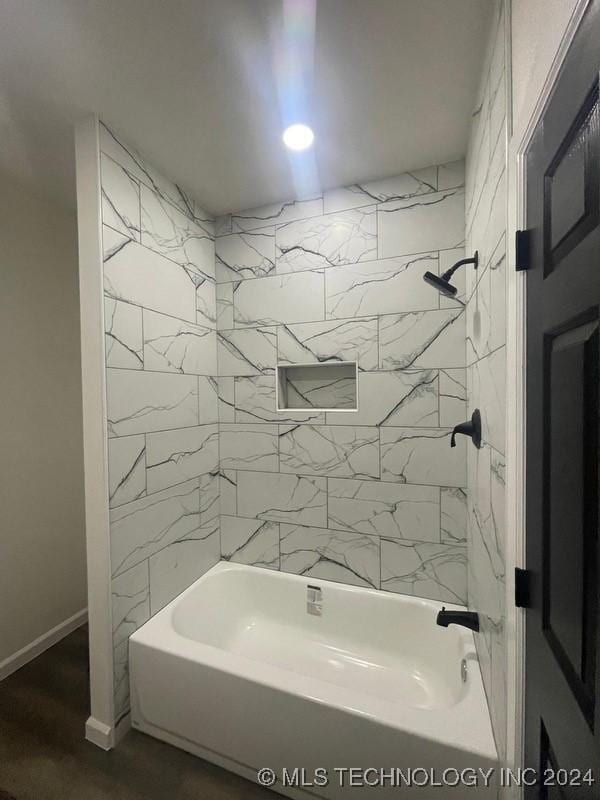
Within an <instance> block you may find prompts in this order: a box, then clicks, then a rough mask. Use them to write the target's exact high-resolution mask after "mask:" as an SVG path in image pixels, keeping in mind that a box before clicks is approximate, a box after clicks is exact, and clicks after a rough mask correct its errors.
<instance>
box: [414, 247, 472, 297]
mask: <svg viewBox="0 0 600 800" xmlns="http://www.w3.org/2000/svg"><path fill="white" fill-rule="evenodd" d="M465 264H473V266H474V267H475V269H477V267H478V265H479V253H478V252H477V250H475V255H474V256H473V257H472V258H461V260H460V261H457V262H456V264H453V265H452V266H451V267H450V269H447V270H446V272H444V273H442V275H435V274H434V273H433V272H426V273H425V275H423V280H424V281H425V283H428V284H429V285H430V286H433V287H434V289H437V290H438V292H440V293H441V294H443V295H445V296H446V297H454V298H455V299H456V300H458V297H456V294H457V292H458V289H457V288H456V286H452V284H451V283H450V278H451V277H452V276H453V275H454V273H455V272H456V270H457V269H458V268H459V267H462V266H464V265H465ZM458 302H459V303H462V300H459V301H458ZM463 305H464V303H463Z"/></svg>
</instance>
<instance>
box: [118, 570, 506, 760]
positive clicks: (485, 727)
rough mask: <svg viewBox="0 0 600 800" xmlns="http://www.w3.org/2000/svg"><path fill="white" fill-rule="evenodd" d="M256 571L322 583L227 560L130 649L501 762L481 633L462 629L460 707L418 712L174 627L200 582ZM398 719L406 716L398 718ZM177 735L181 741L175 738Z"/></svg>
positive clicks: (139, 634) (393, 598)
mask: <svg viewBox="0 0 600 800" xmlns="http://www.w3.org/2000/svg"><path fill="white" fill-rule="evenodd" d="M249 571H250V572H254V573H260V574H261V575H262V576H264V575H265V573H266V574H267V576H268V577H269V578H271V579H274V580H284V581H293V582H296V583H300V584H303V585H306V582H307V581H311V580H312V581H314V580H315V579H314V578H307V577H306V576H303V575H295V574H292V573H284V572H280V571H277V570H269V569H266V568H263V567H254V566H250V565H245V564H237V563H231V562H228V561H220V562H219V563H217V564H215V565H214V566H213V567H211V569H210V570H208V571H207V572H205V573H204V575H202V576H201V577H200V578H198V579H197V580H196V581H194V583H193V584H191V586H189V587H188V588H187V589H185V590H184V591H183V592H182V593H181V594H179V595H178V596H177V597H175V598H174V599H173V600H172V601H171V602H170V603H168V604H167V605H166V606H165V607H164V608H163V609H161V610H160V611H159V612H157V613H156V614H155V615H154V616H153V617H151V618H150V619H149V620H148V621H147V622H146V623H144V625H142V626H141V627H140V628H138V630H137V631H135V632H134V633H133V634H132V635H131V637H130V646H131V644H133V645H134V647H135V646H138V645H141V646H142V647H146V648H151V649H154V650H157V651H161V652H164V653H167V654H168V655H170V656H173V657H177V658H181V659H184V660H185V661H188V662H190V663H192V664H194V663H195V664H199V665H201V666H203V667H205V668H208V669H212V670H216V671H219V672H223V673H224V674H226V675H229V676H232V677H235V678H241V679H244V680H247V681H249V682H251V683H256V684H259V685H261V686H264V687H267V688H271V689H273V690H274V691H278V692H283V693H284V694H289V695H293V696H295V697H300V698H303V699H305V700H307V701H310V702H312V703H318V704H323V705H326V706H332V707H333V708H335V709H337V710H339V711H341V712H344V713H348V714H352V715H353V716H357V717H361V718H363V719H367V720H370V721H373V722H376V723H378V724H380V725H383V726H387V727H389V728H391V729H392V730H397V731H402V732H403V733H415V734H416V735H418V736H422V737H425V738H427V739H431V740H432V741H435V742H437V743H439V744H444V745H451V746H457V743H460V746H461V747H463V748H464V749H465V750H466V751H468V752H471V753H473V754H474V755H477V756H479V757H482V758H485V759H489V760H492V761H495V762H498V754H497V749H496V744H495V740H494V736H493V732H492V727H491V719H490V714H489V708H488V704H487V698H486V695H485V690H484V686H483V679H482V676H481V668H480V665H479V659H478V656H477V652H476V648H475V641H474V636H473V633H472V632H471V631H469V630H467V629H460V630H459V631H457V632H458V633H459V636H460V639H461V643H462V644H463V646H464V647H465V650H466V654H465V657H466V659H467V661H468V669H469V680H468V687H467V691H466V692H465V694H464V696H463V697H462V698H461V699H460V700H459V701H458V702H457V703H456V704H454V705H452V706H448V707H441V708H435V709H422V708H415V707H411V706H408V705H406V704H404V703H402V702H400V701H395V700H391V699H390V700H386V701H384V700H381V699H380V698H378V697H376V696H374V695H368V694H367V693H364V692H360V691H359V690H356V691H354V690H352V689H350V688H347V687H343V686H339V685H337V684H334V683H330V682H327V681H325V680H319V679H318V678H314V677H312V676H307V675H304V674H302V673H300V672H293V671H291V670H288V669H286V668H284V667H280V666H276V665H274V664H271V663H269V662H268V661H258V660H255V659H251V658H248V657H245V656H242V655H239V654H237V653H232V652H231V651H228V650H224V649H221V648H219V647H216V646H214V645H209V644H206V643H204V642H199V641H196V640H194V639H190V638H188V637H186V636H183V635H182V634H180V633H178V632H177V631H176V630H175V628H174V627H173V624H172V615H173V612H174V611H175V609H176V608H177V606H178V604H179V603H180V602H182V601H183V600H184V599H185V598H186V597H187V596H188V595H189V594H192V593H193V591H194V590H195V589H196V588H197V587H198V586H199V584H201V583H202V582H203V581H206V580H208V579H209V578H211V577H214V576H216V575H219V574H221V573H235V572H238V573H242V574H243V573H245V572H249ZM318 582H319V585H321V584H322V585H323V586H326V587H327V588H328V590H335V589H337V590H340V589H341V590H342V591H351V592H353V593H364V592H366V593H368V594H369V595H372V596H374V597H375V598H377V599H384V600H386V601H388V602H401V603H406V604H408V605H413V606H414V605H417V606H426V607H427V608H430V609H431V610H432V611H434V610H437V609H438V607H439V605H440V604H441V601H439V600H431V599H427V598H421V597H414V596H412V595H403V594H396V593H389V592H381V591H380V590H377V589H372V588H368V587H362V586H352V585H349V584H342V583H339V582H335V581H327V580H321V579H319V581H318ZM444 605H445V606H446V608H449V609H457V610H460V609H464V606H460V605H456V604H453V603H444ZM130 680H131V682H132V687H131V692H132V695H133V693H134V690H135V680H134V671H133V670H131V671H130ZM357 698H358V701H357ZM394 712H395V713H394ZM399 716H400V717H401V719H399ZM465 719H466V720H470V723H469V724H468V725H467V726H466V727H463V728H461V730H460V731H457V727H456V726H457V722H461V721H464V720H465ZM143 725H144V726H148V725H151V726H152V727H154V728H155V729H156V730H162V729H159V728H157V727H156V726H153V725H152V723H150V722H148V721H147V720H146V719H144V723H143ZM142 729H144V728H142ZM171 735H174V736H175V738H178V737H177V736H176V734H171Z"/></svg>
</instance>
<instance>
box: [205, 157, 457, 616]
mask: <svg viewBox="0 0 600 800" xmlns="http://www.w3.org/2000/svg"><path fill="white" fill-rule="evenodd" d="M463 172H464V170H463V165H462V163H453V164H449V165H444V166H440V167H428V168H425V169H420V170H417V171H415V172H411V173H406V174H403V175H399V176H397V177H395V178H389V179H386V180H381V181H373V182H369V183H365V184H362V185H360V186H359V185H354V186H349V187H346V188H343V189H336V190H334V191H329V192H325V194H324V195H323V196H321V197H316V198H313V199H309V200H306V201H301V202H289V203H282V204H276V205H273V206H268V207H263V208H257V209H252V210H249V211H246V212H242V213H239V214H234V215H231V216H228V217H224V218H221V219H219V220H218V221H217V239H216V278H217V311H218V315H217V319H218V354H217V355H218V364H219V401H220V406H219V423H220V469H221V554H222V557H223V558H224V559H228V560H230V561H234V562H240V563H245V564H254V565H259V566H262V567H269V568H273V569H281V570H283V571H286V572H292V573H297V574H302V575H305V576H307V577H310V578H312V579H329V580H337V581H343V582H345V583H350V584H356V585H360V586H368V587H373V588H375V589H385V590H388V591H394V592H403V593H407V594H414V595H420V596H424V597H431V598H435V599H439V600H445V601H450V602H458V603H464V602H466V496H465V486H466V450H465V441H464V440H463V439H459V441H458V442H457V447H456V448H454V449H451V448H450V428H451V427H452V426H454V425H455V424H457V423H458V422H462V421H463V420H464V419H465V415H466V402H465V400H466V393H465V392H466V389H465V387H466V373H465V318H464V309H463V307H462V306H461V305H460V304H459V303H457V302H456V301H453V300H444V299H443V298H440V295H439V294H438V293H437V292H436V291H435V290H434V289H433V288H432V287H430V286H428V285H427V284H426V283H425V282H424V281H423V273H424V272H425V271H427V270H430V271H432V272H436V273H437V272H439V271H443V270H445V269H447V268H448V267H449V266H450V265H451V264H452V263H454V262H455V261H456V260H458V259H459V258H462V257H463V252H464V251H463V249H462V248H463V244H464V231H465V217H464V188H463V183H464V177H463ZM347 361H356V362H358V370H359V374H358V410H357V411H326V412H324V411H320V410H318V408H311V407H310V406H311V404H312V405H317V406H318V407H320V408H332V407H336V406H339V405H341V406H343V405H344V404H345V403H346V401H345V398H346V393H347V391H348V387H347V378H342V379H340V380H338V381H336V380H335V379H332V377H331V376H330V374H329V373H328V371H327V370H326V369H323V371H322V382H321V384H318V385H316V386H313V387H312V389H311V393H310V397H309V398H308V397H305V399H306V407H305V408H303V409H302V410H289V409H288V410H286V411H277V409H276V399H275V383H276V375H275V370H276V366H277V364H279V365H292V364H303V365H307V364H327V363H328V362H331V363H339V362H347Z"/></svg>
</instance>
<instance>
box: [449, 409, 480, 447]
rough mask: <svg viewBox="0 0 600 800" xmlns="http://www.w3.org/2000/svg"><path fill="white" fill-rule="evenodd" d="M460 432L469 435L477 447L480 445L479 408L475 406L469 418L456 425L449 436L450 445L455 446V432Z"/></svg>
mask: <svg viewBox="0 0 600 800" xmlns="http://www.w3.org/2000/svg"><path fill="white" fill-rule="evenodd" d="M457 433H462V434H463V435H464V436H470V437H471V441H472V442H473V444H474V445H475V447H477V448H478V449H479V448H480V447H481V414H480V413H479V409H478V408H476V409H475V411H474V412H473V414H472V415H471V419H469V420H467V421H466V422H461V423H460V425H456V426H455V428H454V430H453V431H452V436H451V437H450V447H456V434H457Z"/></svg>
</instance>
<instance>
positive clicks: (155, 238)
mask: <svg viewBox="0 0 600 800" xmlns="http://www.w3.org/2000/svg"><path fill="white" fill-rule="evenodd" d="M140 196H141V206H142V244H143V245H145V246H146V247H149V248H150V249H151V250H154V252H156V253H159V254H160V255H162V256H165V258H169V259H170V260H171V261H175V262H176V263H177V264H180V265H181V266H182V267H185V268H187V269H190V270H192V271H194V272H198V273H200V274H202V275H206V276H207V277H209V278H212V279H213V280H214V278H215V245H214V241H213V238H212V236H210V235H209V234H208V233H207V231H206V230H205V229H204V228H203V227H201V226H200V225H198V224H196V223H195V222H194V221H193V220H191V219H190V218H189V217H188V216H187V215H185V214H183V213H182V212H181V211H179V210H178V209H176V208H175V207H174V206H173V205H171V203H169V202H167V201H165V200H163V199H162V198H161V197H160V196H159V195H158V194H157V193H156V192H153V191H151V190H150V189H148V188H147V187H146V186H144V185H142V187H141V195H140Z"/></svg>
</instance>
